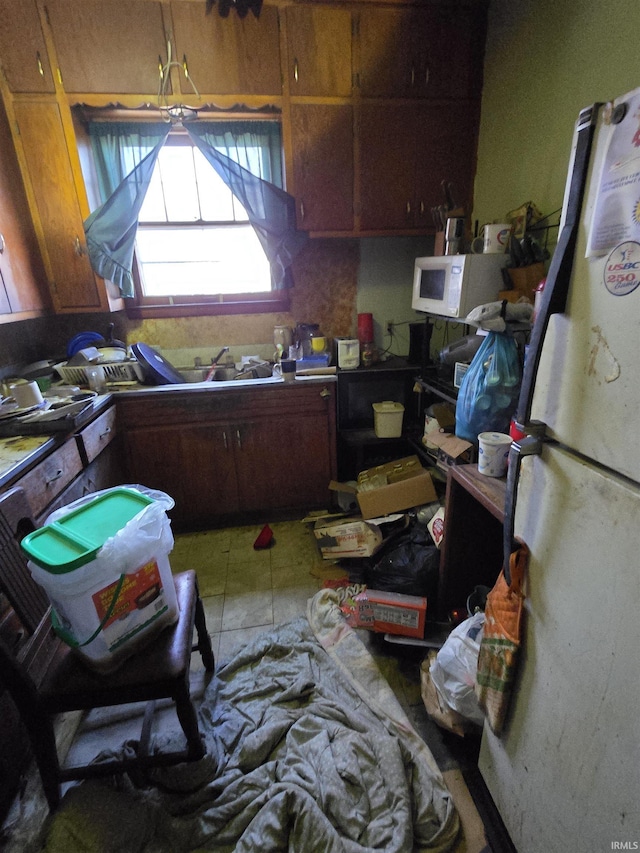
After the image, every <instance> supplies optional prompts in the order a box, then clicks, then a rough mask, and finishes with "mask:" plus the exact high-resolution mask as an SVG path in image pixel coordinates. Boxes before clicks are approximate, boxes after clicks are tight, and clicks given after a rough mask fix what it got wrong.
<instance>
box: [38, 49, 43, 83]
mask: <svg viewBox="0 0 640 853" xmlns="http://www.w3.org/2000/svg"><path fill="white" fill-rule="evenodd" d="M36 62H37V63H38V74H39V75H40V76H41V77H44V68H43V66H42V59H41V58H40V51H39V50H37V51H36Z"/></svg>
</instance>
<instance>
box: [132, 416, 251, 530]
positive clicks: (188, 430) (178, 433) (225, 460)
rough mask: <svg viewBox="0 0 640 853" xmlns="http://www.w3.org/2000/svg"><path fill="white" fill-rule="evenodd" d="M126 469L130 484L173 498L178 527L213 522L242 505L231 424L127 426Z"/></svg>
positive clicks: (185, 527)
mask: <svg viewBox="0 0 640 853" xmlns="http://www.w3.org/2000/svg"><path fill="white" fill-rule="evenodd" d="M124 446H125V458H126V467H127V472H128V474H129V478H130V479H131V481H132V482H139V483H142V484H144V485H145V486H148V487H149V488H152V489H160V490H161V491H163V492H166V493H167V494H168V495H170V496H171V497H172V498H173V499H174V501H175V504H176V505H175V507H174V508H173V509H172V510H171V513H170V515H171V518H172V519H173V520H174V522H175V524H176V527H178V528H182V529H192V528H198V527H206V526H207V525H210V524H211V523H212V522H213V521H214V520H215V518H216V516H218V515H222V514H224V513H232V512H235V511H237V509H238V488H237V482H236V474H235V463H234V448H233V443H232V432H231V428H230V427H228V426H219V425H209V424H207V425H204V426H187V425H184V426H183V425H171V426H167V427H146V428H145V429H142V430H127V431H126V432H125V434H124Z"/></svg>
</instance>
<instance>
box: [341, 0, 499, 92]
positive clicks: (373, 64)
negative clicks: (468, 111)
mask: <svg viewBox="0 0 640 853" xmlns="http://www.w3.org/2000/svg"><path fill="white" fill-rule="evenodd" d="M356 31H357V34H358V44H359V56H360V61H359V84H360V94H361V95H362V96H363V97H371V98H432V99H436V98H461V99H465V98H471V97H474V96H476V95H477V94H478V93H479V91H480V87H481V85H482V79H481V68H482V50H483V44H484V13H483V11H482V9H478V8H477V7H469V8H465V7H464V6H460V5H456V6H449V5H442V6H430V7H429V8H426V9H416V8H404V9H402V8H400V9H399V8H386V9H383V8H375V7H372V8H363V9H362V10H361V11H360V12H359V14H358V19H357V23H356Z"/></svg>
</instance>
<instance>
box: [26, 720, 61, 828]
mask: <svg viewBox="0 0 640 853" xmlns="http://www.w3.org/2000/svg"><path fill="white" fill-rule="evenodd" d="M38 718H39V719H38V720H37V723H38V725H37V728H36V727H35V725H34V723H35V720H32V721H31V726H32V727H33V728H31V730H30V734H31V746H32V748H33V754H34V757H35V760H36V764H37V765H38V771H39V772H40V778H41V780H42V787H43V789H44V794H45V797H46V798H47V803H48V804H49V809H50V810H51V811H55V810H56V809H57V808H58V806H59V805H60V763H59V761H58V750H57V747H56V736H55V733H54V730H53V724H52V722H51V718H50V717H42V716H41V715H38Z"/></svg>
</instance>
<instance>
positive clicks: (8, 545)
mask: <svg viewBox="0 0 640 853" xmlns="http://www.w3.org/2000/svg"><path fill="white" fill-rule="evenodd" d="M34 529H35V525H34V523H33V518H32V515H31V507H30V506H29V503H28V501H27V497H26V495H25V493H24V491H23V490H22V489H20V488H15V489H11V490H10V491H8V492H6V493H5V494H3V495H0V592H2V593H3V594H4V596H5V597H6V598H7V600H8V601H9V603H10V605H11V607H12V608H13V609H14V611H15V613H16V615H17V617H18V619H19V621H20V623H21V624H22V626H23V627H24V628H25V629H26V631H27V632H28V633H29V634H34V633H35V631H36V630H37V628H38V626H39V625H40V624H41V622H42V620H43V619H44V617H45V616H46V615H47V611H48V609H49V600H48V598H47V595H46V593H45V591H44V590H43V589H42V587H41V586H39V585H38V584H37V583H36V582H35V581H34V580H33V578H32V577H31V572H30V571H29V567H28V565H27V557H26V554H25V553H24V551H23V550H22V548H21V547H20V540H21V539H22V538H23V537H24V536H26V534H27V533H29V532H31V531H32V530H34Z"/></svg>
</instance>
